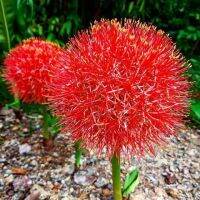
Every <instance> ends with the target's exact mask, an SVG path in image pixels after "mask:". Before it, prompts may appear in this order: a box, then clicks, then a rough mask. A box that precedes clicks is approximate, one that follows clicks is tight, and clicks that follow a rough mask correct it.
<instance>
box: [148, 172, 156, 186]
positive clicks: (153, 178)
mask: <svg viewBox="0 0 200 200" xmlns="http://www.w3.org/2000/svg"><path fill="white" fill-rule="evenodd" d="M146 176H147V178H148V179H149V180H150V182H151V183H153V184H154V185H158V178H157V177H156V176H155V175H154V174H147V175H146Z"/></svg>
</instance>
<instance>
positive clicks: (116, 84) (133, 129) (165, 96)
mask: <svg viewBox="0 0 200 200" xmlns="http://www.w3.org/2000/svg"><path fill="white" fill-rule="evenodd" d="M65 59H66V66H65V68H63V69H62V70H60V71H58V72H57V74H56V75H55V79H57V80H55V82H54V83H53V87H52V96H51V98H50V100H51V103H52V107H53V109H54V111H55V113H56V114H57V115H58V116H60V118H61V123H62V124H63V127H64V128H63V130H64V131H65V130H66V129H69V130H71V131H72V137H73V138H74V139H75V140H82V141H84V144H85V146H86V147H87V148H94V149H97V151H98V152H101V151H102V150H103V149H106V150H107V154H108V155H109V156H111V155H113V154H119V153H121V152H125V153H127V154H129V155H131V154H135V155H142V154H144V152H153V149H154V145H155V144H161V143H162V142H163V141H164V139H165V138H166V137H168V136H170V135H173V134H175V132H176V130H177V129H178V128H180V127H181V126H182V121H183V117H184V115H185V112H186V111H187V106H188V87H189V84H188V82H187V80H186V78H185V77H184V75H183V73H184V72H185V71H186V70H187V65H186V63H185V61H184V58H183V57H182V55H181V54H180V53H179V52H178V51H177V50H176V47H175V45H174V43H173V42H172V41H171V39H170V38H169V37H168V36H167V35H166V34H165V33H164V32H163V31H161V30H158V31H157V30H156V28H155V27H154V26H151V25H147V24H142V23H140V22H138V21H132V20H125V21H124V22H118V21H117V20H112V21H108V20H101V21H100V22H95V24H94V25H93V26H92V27H91V28H90V29H89V30H87V31H83V32H81V33H79V34H78V36H77V37H75V38H73V39H71V40H70V43H69V48H68V50H67V52H66V58H65Z"/></svg>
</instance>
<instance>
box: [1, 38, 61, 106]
mask: <svg viewBox="0 0 200 200" xmlns="http://www.w3.org/2000/svg"><path fill="white" fill-rule="evenodd" d="M62 54H63V50H62V49H61V48H60V47H59V46H58V45H57V44H54V43H52V42H47V41H44V40H42V39H37V38H31V39H28V40H25V41H23V42H22V44H20V45H18V46H17V47H16V48H14V49H12V50H11V51H10V53H9V54H8V55H7V57H6V59H5V61H4V65H5V79H6V80H7V81H8V83H9V84H10V89H11V92H12V93H13V94H14V95H15V96H16V97H17V98H20V99H21V100H23V101H24V102H28V103H30V102H34V103H46V100H47V98H46V95H48V92H47V86H48V85H49V84H50V82H51V81H52V78H51V75H52V70H53V69H56V68H60V67H61V66H62V64H61V63H62V61H61V58H62V56H61V55H62Z"/></svg>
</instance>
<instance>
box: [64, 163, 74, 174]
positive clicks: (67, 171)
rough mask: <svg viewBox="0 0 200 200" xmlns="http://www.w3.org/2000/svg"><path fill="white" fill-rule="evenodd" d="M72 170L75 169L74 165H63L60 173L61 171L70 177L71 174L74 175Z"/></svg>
mask: <svg viewBox="0 0 200 200" xmlns="http://www.w3.org/2000/svg"><path fill="white" fill-rule="evenodd" d="M74 169H75V167H74V165H73V164H71V165H65V166H64V167H63V169H62V171H63V173H64V174H69V175H71V174H73V173H74Z"/></svg>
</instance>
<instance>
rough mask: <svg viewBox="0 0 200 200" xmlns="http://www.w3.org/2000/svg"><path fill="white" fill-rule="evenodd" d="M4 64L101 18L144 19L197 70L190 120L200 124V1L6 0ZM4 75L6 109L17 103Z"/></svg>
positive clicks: (1, 14) (0, 35) (0, 84)
mask: <svg viewBox="0 0 200 200" xmlns="http://www.w3.org/2000/svg"><path fill="white" fill-rule="evenodd" d="M0 4H1V6H0V52H1V53H0V64H1V68H0V70H1V73H2V69H3V58H4V56H5V55H6V53H7V52H9V50H10V49H11V48H12V47H14V46H15V45H16V44H18V43H20V42H21V41H22V40H23V39H26V38H29V37H32V36H36V37H42V38H46V39H48V40H50V41H54V42H57V43H59V44H60V45H61V46H64V45H65V44H66V43H67V41H68V39H69V38H70V37H72V36H73V35H74V34H76V33H77V31H79V30H81V29H85V28H87V27H88V26H90V23H92V22H93V21H94V20H96V19H97V20H98V19H100V18H109V19H111V18H118V19H121V18H131V19H140V20H141V21H145V22H148V23H152V24H154V25H156V26H157V27H158V28H159V29H162V30H164V31H165V32H166V33H168V34H169V35H170V36H171V38H172V39H173V40H174V42H176V44H177V46H178V48H179V49H180V51H181V53H182V54H183V55H184V56H185V57H186V58H187V59H188V60H189V62H190V63H191V64H192V67H191V68H190V69H189V71H188V76H189V79H190V80H191V81H192V88H191V93H192V100H191V111H190V119H192V122H193V124H195V125H196V126H200V1H199V0H154V1H149V0H134V1H131V0H96V1H94V0H0ZM12 101H13V99H12V96H11V95H10V94H9V92H8V90H7V87H6V85H5V83H4V81H3V79H2V78H1V77H0V106H1V107H3V106H4V105H5V104H6V103H9V102H12Z"/></svg>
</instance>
